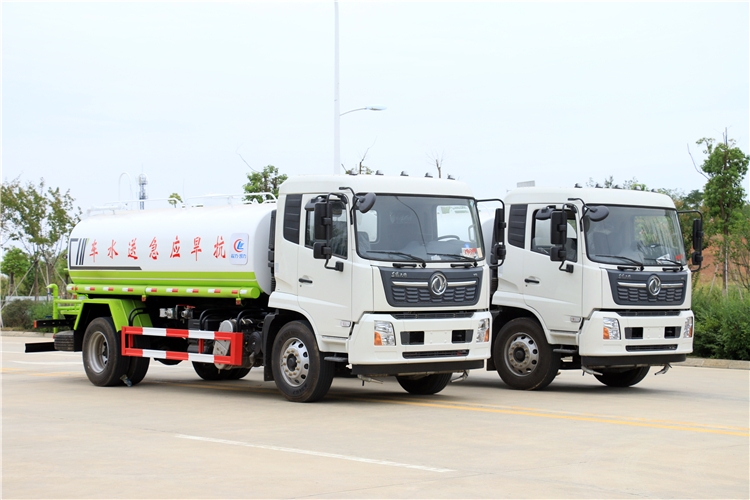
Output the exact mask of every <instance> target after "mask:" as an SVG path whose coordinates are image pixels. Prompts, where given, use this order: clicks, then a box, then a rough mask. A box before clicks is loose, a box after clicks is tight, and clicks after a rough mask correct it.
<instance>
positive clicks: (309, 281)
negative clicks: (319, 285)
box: [299, 278, 312, 285]
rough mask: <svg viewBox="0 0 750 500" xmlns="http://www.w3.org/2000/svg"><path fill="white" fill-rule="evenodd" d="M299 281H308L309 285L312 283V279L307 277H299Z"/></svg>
mask: <svg viewBox="0 0 750 500" xmlns="http://www.w3.org/2000/svg"><path fill="white" fill-rule="evenodd" d="M299 282H300V283H309V284H311V285H312V280H309V279H307V278H300V279H299Z"/></svg>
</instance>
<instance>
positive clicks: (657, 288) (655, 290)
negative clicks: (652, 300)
mask: <svg viewBox="0 0 750 500" xmlns="http://www.w3.org/2000/svg"><path fill="white" fill-rule="evenodd" d="M659 292H661V280H660V279H659V277H658V276H651V277H650V278H649V279H648V293H650V294H651V295H653V296H654V297H656V296H657V295H659Z"/></svg>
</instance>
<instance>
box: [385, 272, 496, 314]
mask: <svg viewBox="0 0 750 500" xmlns="http://www.w3.org/2000/svg"><path fill="white" fill-rule="evenodd" d="M439 275H442V276H439ZM380 276H381V278H382V280H383V288H384V289H385V297H386V300H387V301H388V304H389V305H391V306H393V307H407V308H409V309H412V308H418V307H463V306H474V305H476V303H477V302H478V301H479V295H480V293H481V290H482V278H483V270H482V269H481V268H478V267H477V268H469V269H464V268H461V269H445V268H441V269H430V268H425V269H401V270H395V269H394V268H392V267H391V268H384V267H381V268H380ZM441 279H442V283H443V285H444V286H445V288H444V291H443V292H442V293H436V290H433V289H431V283H433V282H439V281H440V280H441ZM434 280H437V281H434Z"/></svg>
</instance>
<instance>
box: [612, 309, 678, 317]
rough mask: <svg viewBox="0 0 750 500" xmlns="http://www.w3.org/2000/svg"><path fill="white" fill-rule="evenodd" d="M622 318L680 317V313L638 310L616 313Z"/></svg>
mask: <svg viewBox="0 0 750 500" xmlns="http://www.w3.org/2000/svg"><path fill="white" fill-rule="evenodd" d="M615 312H616V313H617V314H619V315H620V316H626V317H639V316H641V317H647V316H679V315H680V311H672V310H666V311H664V310H662V311H636V310H625V311H615Z"/></svg>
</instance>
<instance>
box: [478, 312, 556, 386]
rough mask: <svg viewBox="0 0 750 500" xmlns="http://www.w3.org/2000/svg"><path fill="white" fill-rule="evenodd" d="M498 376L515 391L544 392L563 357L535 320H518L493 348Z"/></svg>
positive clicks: (502, 330)
mask: <svg viewBox="0 0 750 500" xmlns="http://www.w3.org/2000/svg"><path fill="white" fill-rule="evenodd" d="M492 357H493V358H494V361H495V366H496V367H497V373H498V374H499V375H500V378H502V379H503V382H505V383H506V384H508V385H509V386H510V387H512V388H513V389H523V390H534V389H544V388H545V387H547V386H548V385H549V384H550V382H552V380H553V379H554V378H555V376H556V375H557V371H558V370H559V369H560V355H559V354H555V353H554V352H552V348H551V347H550V346H549V344H548V343H547V339H546V338H545V337H544V331H543V330H542V327H541V326H539V323H537V322H536V321H534V320H531V319H529V318H516V319H514V320H511V321H509V322H508V323H507V324H506V325H505V326H503V328H502V329H501V330H500V333H499V334H498V336H497V339H495V344H494V346H493V347H492Z"/></svg>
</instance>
